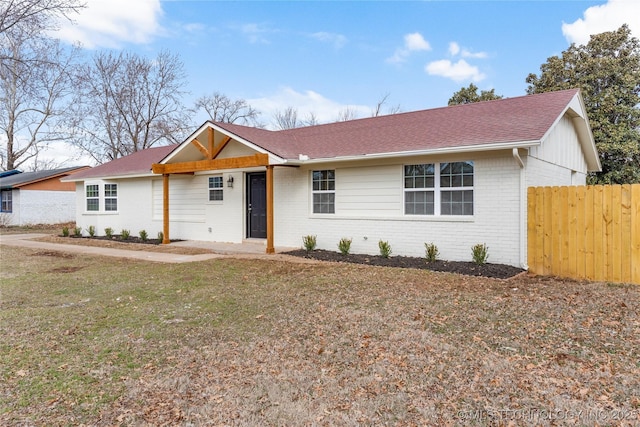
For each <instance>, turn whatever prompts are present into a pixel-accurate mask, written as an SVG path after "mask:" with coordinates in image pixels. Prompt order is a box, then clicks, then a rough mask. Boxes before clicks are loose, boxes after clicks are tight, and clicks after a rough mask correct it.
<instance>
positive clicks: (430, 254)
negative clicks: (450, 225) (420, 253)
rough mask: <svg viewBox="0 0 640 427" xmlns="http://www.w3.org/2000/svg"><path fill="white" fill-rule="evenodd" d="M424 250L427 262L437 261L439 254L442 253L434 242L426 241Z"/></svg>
mask: <svg viewBox="0 0 640 427" xmlns="http://www.w3.org/2000/svg"><path fill="white" fill-rule="evenodd" d="M424 252H425V257H426V258H427V262H434V261H437V260H438V255H440V251H438V247H437V246H436V245H435V244H434V243H425V244H424Z"/></svg>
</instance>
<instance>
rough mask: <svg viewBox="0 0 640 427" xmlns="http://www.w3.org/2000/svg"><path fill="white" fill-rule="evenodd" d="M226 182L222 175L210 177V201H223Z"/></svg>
mask: <svg viewBox="0 0 640 427" xmlns="http://www.w3.org/2000/svg"><path fill="white" fill-rule="evenodd" d="M223 188H224V183H223V182H222V177H221V176H210V177H209V201H212V202H213V201H222V199H223Z"/></svg>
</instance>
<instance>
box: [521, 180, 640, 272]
mask: <svg viewBox="0 0 640 427" xmlns="http://www.w3.org/2000/svg"><path fill="white" fill-rule="evenodd" d="M527 197H528V200H527V209H528V215H527V221H528V223H527V237H528V242H527V251H528V262H529V270H530V271H532V272H533V273H537V274H552V275H558V276H564V277H573V278H577V279H583V278H586V279H589V280H597V281H611V282H618V283H636V284H640V184H633V185H623V186H621V185H609V186H586V187H585V186H583V187H532V188H529V189H528V191H527Z"/></svg>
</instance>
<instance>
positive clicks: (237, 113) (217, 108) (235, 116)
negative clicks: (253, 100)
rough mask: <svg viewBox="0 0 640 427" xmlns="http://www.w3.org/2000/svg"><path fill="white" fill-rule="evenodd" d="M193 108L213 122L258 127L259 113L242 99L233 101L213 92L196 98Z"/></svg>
mask: <svg viewBox="0 0 640 427" xmlns="http://www.w3.org/2000/svg"><path fill="white" fill-rule="evenodd" d="M195 107H196V110H201V109H202V110H204V111H205V112H206V113H207V114H208V115H209V118H210V119H211V120H213V121H214V122H223V123H239V124H242V125H258V116H259V115H260V112H259V111H258V110H256V109H255V108H253V107H252V106H251V105H249V103H247V101H245V100H244V99H237V100H235V101H234V100H232V99H230V98H229V97H227V96H226V95H222V94H220V93H218V92H215V93H214V94H212V95H206V96H201V97H200V98H198V99H197V100H196V103H195Z"/></svg>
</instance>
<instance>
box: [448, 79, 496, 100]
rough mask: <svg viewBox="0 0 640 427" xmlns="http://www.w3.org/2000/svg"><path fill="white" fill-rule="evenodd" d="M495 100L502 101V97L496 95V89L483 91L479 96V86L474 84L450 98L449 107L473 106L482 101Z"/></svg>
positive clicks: (461, 89)
mask: <svg viewBox="0 0 640 427" xmlns="http://www.w3.org/2000/svg"><path fill="white" fill-rule="evenodd" d="M494 99H502V95H496V93H495V89H491V90H482V91H480V94H478V86H476V85H474V84H473V83H471V84H469V87H463V88H460V90H459V91H457V92H455V93H454V94H453V96H452V97H451V98H449V105H460V104H471V103H473V102H480V101H492V100H494Z"/></svg>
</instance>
